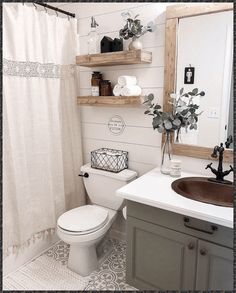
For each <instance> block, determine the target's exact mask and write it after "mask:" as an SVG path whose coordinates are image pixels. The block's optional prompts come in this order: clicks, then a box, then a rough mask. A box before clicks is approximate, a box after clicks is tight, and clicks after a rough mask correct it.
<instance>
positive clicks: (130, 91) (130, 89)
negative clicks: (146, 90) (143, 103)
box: [121, 85, 142, 97]
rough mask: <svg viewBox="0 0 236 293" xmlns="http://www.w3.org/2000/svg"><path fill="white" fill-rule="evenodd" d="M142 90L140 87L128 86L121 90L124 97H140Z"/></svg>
mask: <svg viewBox="0 0 236 293" xmlns="http://www.w3.org/2000/svg"><path fill="white" fill-rule="evenodd" d="M141 92H142V89H141V87H140V86H138V85H126V86H124V87H123V88H122V90H121V95H122V96H126V97H128V96H140V95H141Z"/></svg>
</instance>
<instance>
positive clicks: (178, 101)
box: [144, 88, 205, 174]
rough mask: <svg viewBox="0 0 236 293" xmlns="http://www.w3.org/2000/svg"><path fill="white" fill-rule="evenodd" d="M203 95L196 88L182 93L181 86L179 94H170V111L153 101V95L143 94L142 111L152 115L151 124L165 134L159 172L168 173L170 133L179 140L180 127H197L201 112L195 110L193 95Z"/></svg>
mask: <svg viewBox="0 0 236 293" xmlns="http://www.w3.org/2000/svg"><path fill="white" fill-rule="evenodd" d="M196 96H205V92H203V91H200V92H199V91H198V89H197V88H195V89H193V90H192V91H191V92H187V93H184V89H183V88H181V90H180V92H179V95H176V94H171V95H170V100H169V103H170V104H171V105H172V111H170V112H164V111H162V110H161V106H160V105H159V104H158V103H153V100H154V95H153V94H149V95H148V96H145V101H144V104H146V105H147V107H148V109H147V110H146V111H145V112H144V114H146V115H151V116H153V119H152V126H153V129H157V131H158V132H160V133H164V134H165V141H164V143H163V145H162V158H161V172H162V173H163V174H169V172H170V161H171V155H172V154H171V133H174V132H176V136H175V139H176V142H178V141H179V136H180V131H181V129H182V128H184V129H185V131H186V132H187V131H188V129H189V130H192V129H195V130H196V129H197V122H198V117H199V115H201V113H202V112H198V113H197V110H198V108H199V106H198V105H197V104H196V103H194V97H196Z"/></svg>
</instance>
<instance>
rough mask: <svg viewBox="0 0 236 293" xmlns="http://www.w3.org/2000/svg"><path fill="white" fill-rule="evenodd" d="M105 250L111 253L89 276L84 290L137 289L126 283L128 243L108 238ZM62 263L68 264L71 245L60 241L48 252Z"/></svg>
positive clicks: (49, 255) (104, 246) (48, 254)
mask: <svg viewBox="0 0 236 293" xmlns="http://www.w3.org/2000/svg"><path fill="white" fill-rule="evenodd" d="M102 246H103V251H108V250H109V253H108V254H107V256H106V257H105V258H104V259H103V261H102V262H101V264H100V266H99V267H98V269H97V270H96V271H94V272H92V273H91V274H90V276H89V283H88V285H87V286H86V288H85V289H84V290H132V291H133V290H137V289H135V288H133V287H131V286H129V285H128V284H126V283H125V269H126V261H125V260H126V243H125V242H124V241H120V240H116V239H110V238H108V239H106V240H105V241H104V243H103V245H102ZM46 254H47V256H48V257H52V258H54V259H55V260H56V261H59V262H60V263H61V264H62V265H67V260H68V255H69V245H67V244H66V243H64V242H62V241H61V242H59V243H58V244H56V245H55V246H53V247H52V248H51V249H49V250H48V251H47V252H46Z"/></svg>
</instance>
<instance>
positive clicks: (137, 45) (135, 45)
mask: <svg viewBox="0 0 236 293" xmlns="http://www.w3.org/2000/svg"><path fill="white" fill-rule="evenodd" d="M142 48H143V44H142V43H141V41H140V40H139V39H138V38H133V39H132V41H131V43H130V44H129V50H141V49H142Z"/></svg>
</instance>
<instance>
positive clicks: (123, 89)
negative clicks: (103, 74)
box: [113, 75, 142, 96]
mask: <svg viewBox="0 0 236 293" xmlns="http://www.w3.org/2000/svg"><path fill="white" fill-rule="evenodd" d="M141 92H142V89H141V87H140V86H138V85H137V78H136V76H129V75H123V76H120V77H119V78H118V84H117V85H115V86H114V88H113V94H114V96H139V95H141Z"/></svg>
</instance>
